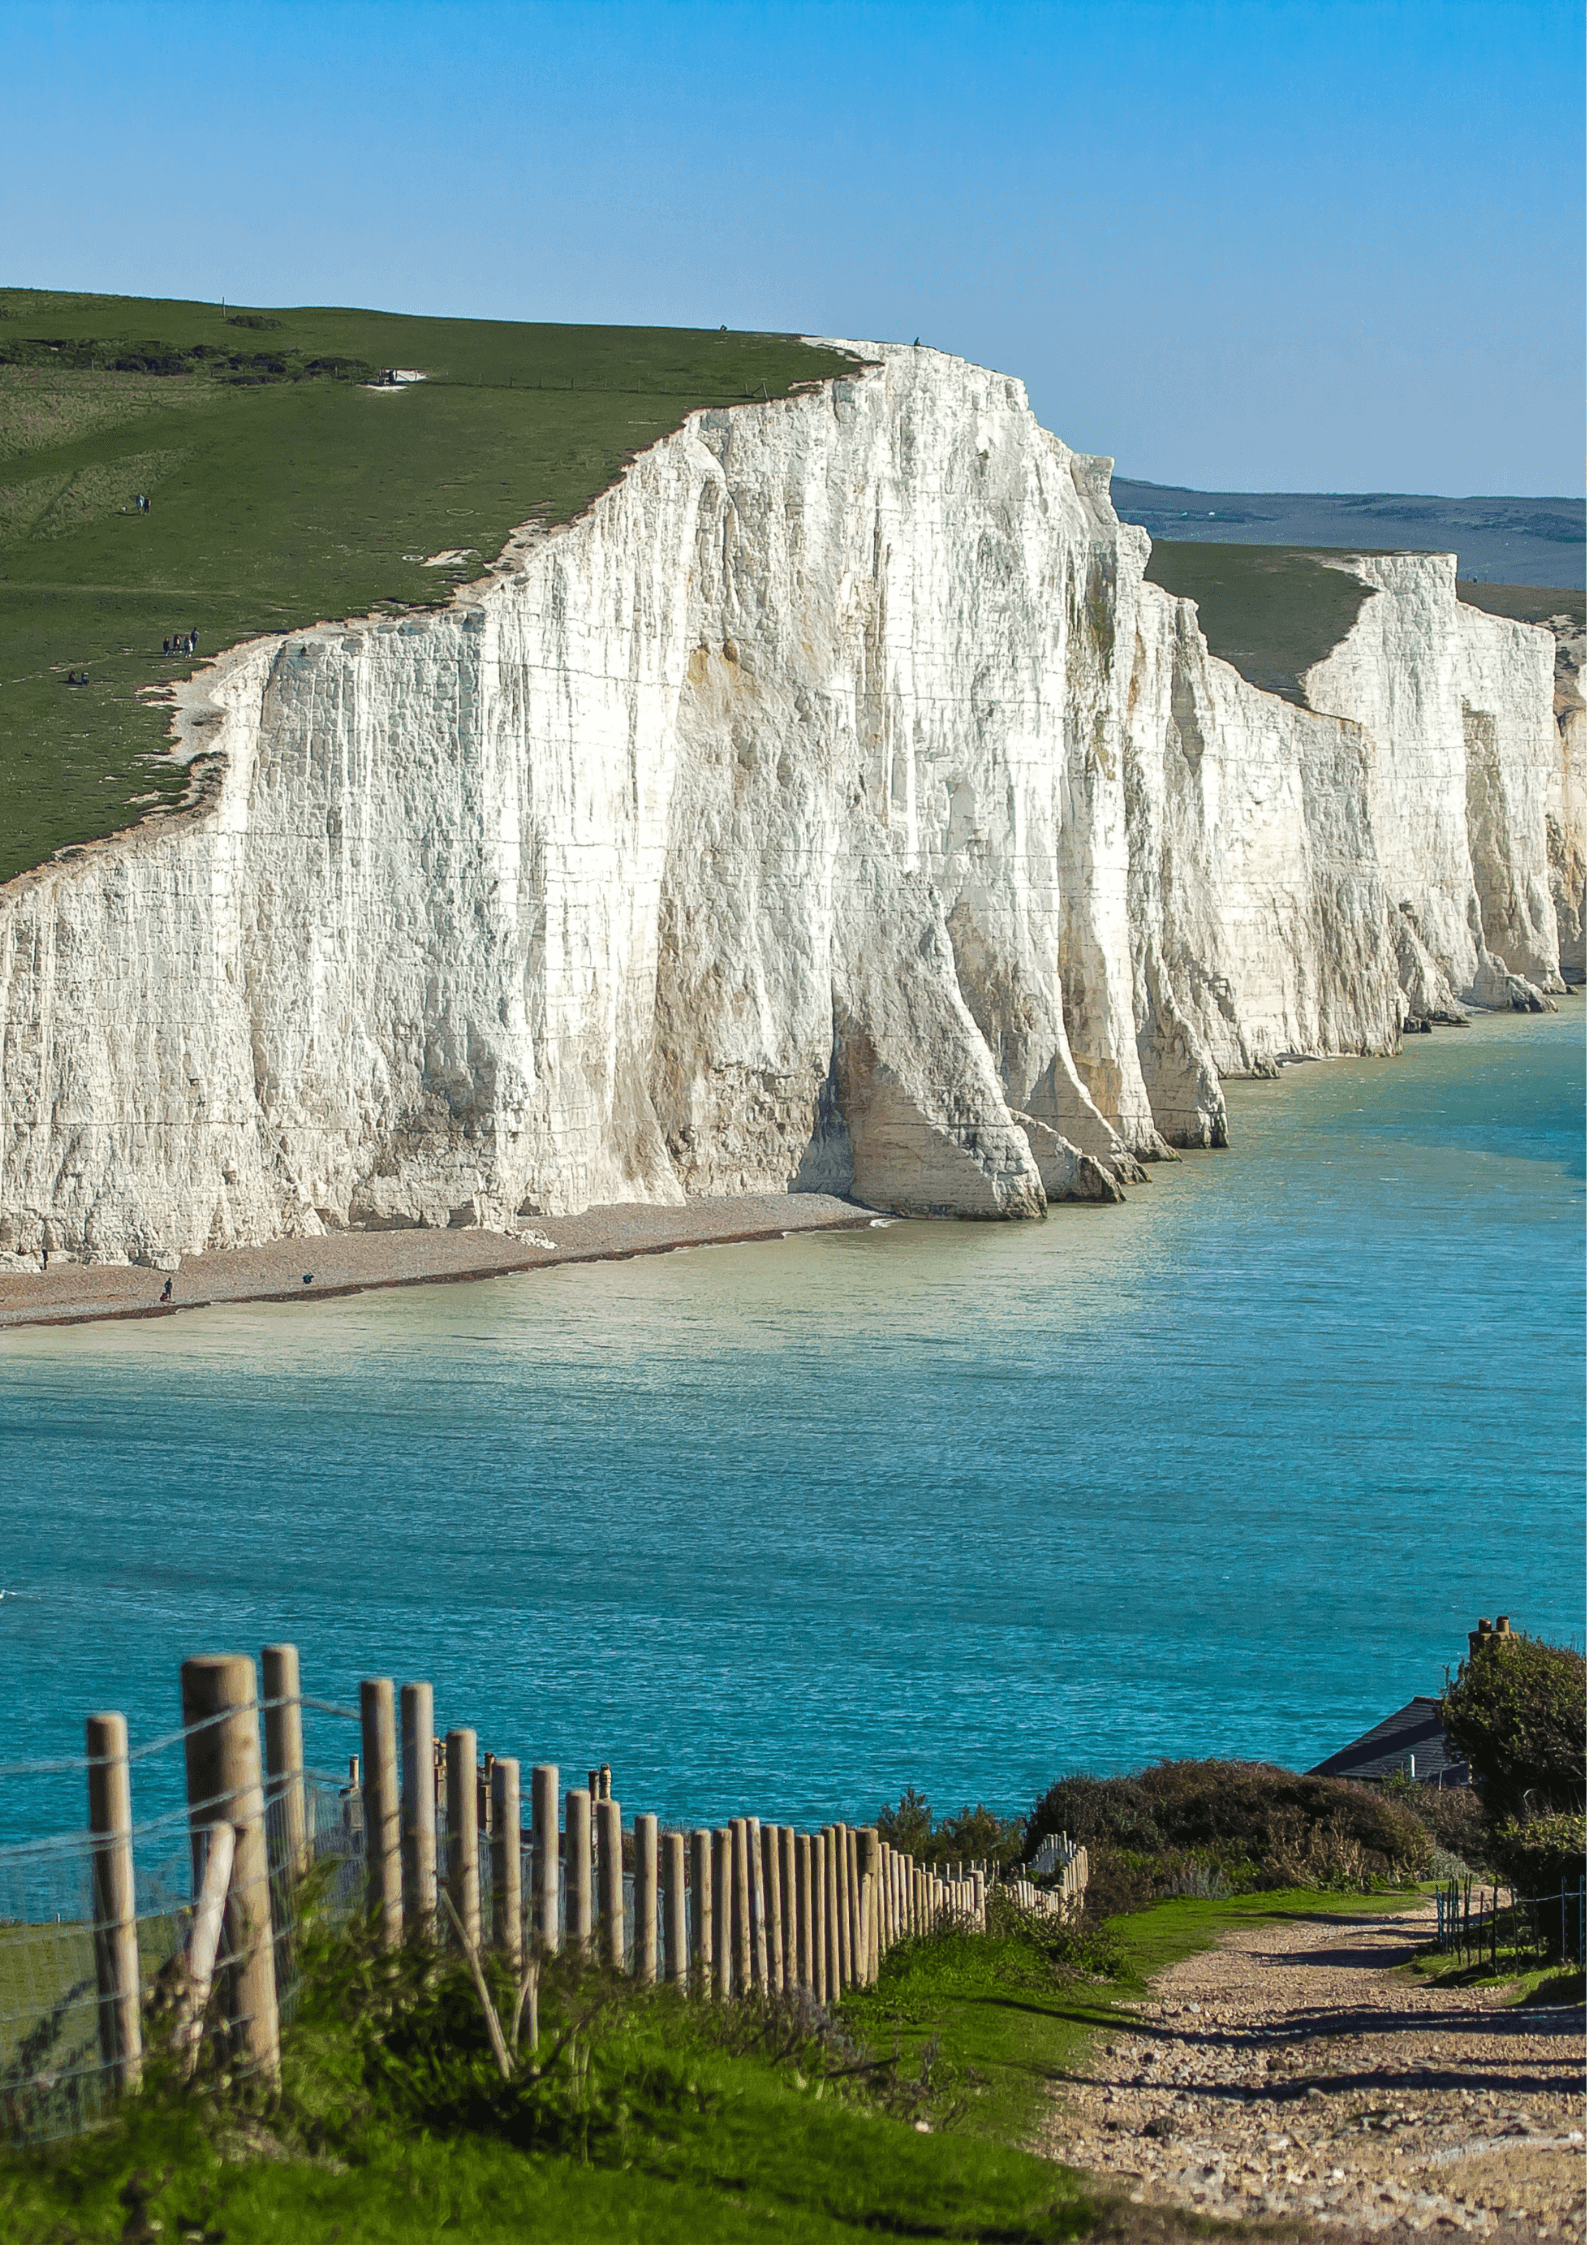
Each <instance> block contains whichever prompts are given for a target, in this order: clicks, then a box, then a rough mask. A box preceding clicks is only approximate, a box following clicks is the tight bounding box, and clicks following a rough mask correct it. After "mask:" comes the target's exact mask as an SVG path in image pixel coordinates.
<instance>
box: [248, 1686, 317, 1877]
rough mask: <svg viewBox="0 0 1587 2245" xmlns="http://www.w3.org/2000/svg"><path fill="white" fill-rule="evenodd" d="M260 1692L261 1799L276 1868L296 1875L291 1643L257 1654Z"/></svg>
mask: <svg viewBox="0 0 1587 2245" xmlns="http://www.w3.org/2000/svg"><path fill="white" fill-rule="evenodd" d="M259 1662H260V1668H261V1672H262V1675H263V1680H264V1696H265V1711H264V1718H265V1777H266V1780H267V1782H266V1785H265V1804H266V1810H267V1815H268V1818H269V1821H270V1822H271V1823H273V1824H274V1825H275V1827H276V1830H277V1834H278V1838H279V1842H280V1851H281V1852H280V1863H281V1869H282V1872H283V1873H284V1874H285V1876H286V1877H287V1878H289V1879H296V1878H301V1877H302V1875H303V1873H304V1872H305V1871H306V1870H307V1869H308V1867H309V1835H308V1819H307V1815H306V1810H307V1805H308V1804H307V1802H306V1800H305V1798H304V1792H303V1686H302V1683H301V1681H300V1679H299V1675H298V1648H297V1647H296V1645H266V1646H265V1647H264V1649H263V1651H262V1652H261V1653H260V1655H259Z"/></svg>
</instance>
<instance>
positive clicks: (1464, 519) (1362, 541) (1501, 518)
mask: <svg viewBox="0 0 1587 2245" xmlns="http://www.w3.org/2000/svg"><path fill="white" fill-rule="evenodd" d="M1113 504H1114V505H1115V507H1117V509H1118V511H1119V515H1120V517H1121V519H1122V520H1123V521H1125V522H1135V523H1139V524H1140V526H1141V528H1142V529H1144V530H1149V531H1150V532H1151V534H1152V537H1153V538H1154V539H1165V540H1173V541H1175V542H1177V541H1179V540H1181V539H1187V538H1188V539H1193V540H1195V541H1196V542H1197V543H1198V544H1203V545H1205V544H1226V543H1227V544H1235V545H1244V546H1356V547H1362V548H1371V549H1376V550H1378V551H1380V552H1381V551H1384V550H1388V551H1399V552H1405V551H1410V552H1412V553H1454V554H1458V555H1459V557H1460V563H1459V567H1460V575H1461V576H1462V577H1463V578H1472V579H1480V580H1485V581H1493V582H1497V583H1499V584H1514V585H1564V586H1575V587H1577V588H1578V589H1579V588H1580V587H1581V586H1582V585H1583V584H1587V544H1584V515H1587V508H1584V503H1583V501H1582V500H1580V499H1504V498H1493V499H1480V498H1479V499H1439V498H1426V497H1420V496H1417V495H1414V494H1411V495H1407V494H1404V493H1396V492H1382V491H1364V492H1326V491H1192V490H1189V489H1184V488H1181V487H1180V486H1178V485H1172V484H1163V483H1140V482H1136V481H1134V480H1132V479H1131V478H1130V477H1129V476H1122V475H1116V476H1115V477H1114V478H1113Z"/></svg>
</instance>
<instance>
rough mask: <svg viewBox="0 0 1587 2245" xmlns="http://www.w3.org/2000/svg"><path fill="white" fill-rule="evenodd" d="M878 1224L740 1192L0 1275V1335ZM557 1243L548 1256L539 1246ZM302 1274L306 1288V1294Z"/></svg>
mask: <svg viewBox="0 0 1587 2245" xmlns="http://www.w3.org/2000/svg"><path fill="white" fill-rule="evenodd" d="M883 1221H884V1219H883V1218H880V1217H878V1216H876V1215H875V1214H874V1213H873V1211H872V1210H870V1209H868V1208H862V1207H860V1206H859V1205H858V1204H857V1203H856V1202H854V1201H848V1200H838V1199H835V1198H834V1197H833V1196H832V1195H831V1194H828V1193H748V1194H742V1195H737V1196H734V1197H731V1198H723V1199H718V1200H699V1201H691V1202H689V1203H688V1205H687V1206H686V1207H683V1208H658V1207H653V1206H649V1205H644V1204H639V1203H633V1202H628V1203H623V1204H620V1205H618V1206H616V1207H611V1208H587V1209H585V1210H584V1211H583V1213H582V1214H581V1215H578V1216H555V1217H547V1218H545V1219H544V1220H543V1221H537V1227H536V1230H535V1231H534V1232H533V1233H532V1234H527V1235H525V1236H524V1237H521V1238H520V1237H515V1236H514V1235H512V1234H510V1233H506V1232H488V1231H481V1230H477V1229H474V1228H472V1227H471V1228H470V1229H468V1230H465V1231H421V1230H413V1231H393V1232H329V1233H326V1234H325V1235H324V1236H323V1237H321V1238H319V1239H278V1240H271V1241H270V1242H269V1243H268V1245H266V1246H264V1247H239V1248H235V1249H230V1250H228V1251H226V1252H225V1253H222V1254H216V1255H189V1256H187V1257H185V1258H184V1259H183V1262H182V1265H181V1267H180V1269H179V1270H176V1271H173V1272H171V1273H170V1274H169V1276H170V1279H171V1299H170V1301H169V1302H168V1303H162V1301H161V1295H162V1294H163V1293H164V1290H165V1282H166V1277H167V1273H165V1272H164V1271H153V1270H146V1269H143V1268H141V1267H137V1266H128V1265H126V1264H105V1265H100V1266H84V1265H83V1264H80V1263H56V1264H55V1265H54V1266H53V1267H52V1268H51V1269H50V1270H49V1271H47V1272H45V1271H40V1272H30V1271H6V1272H0V1326H8V1325H75V1324H82V1323H91V1322H94V1321H96V1320H99V1319H103V1318H124V1317H170V1316H173V1315H174V1314H175V1313H176V1312H177V1311H178V1310H191V1309H203V1308H206V1307H208V1306H209V1305H210V1304H212V1303H216V1302H271V1301H312V1300H315V1299H319V1298H322V1297H323V1296H325V1295H327V1294H359V1293H362V1292H364V1291H365V1290H366V1289H368V1288H371V1287H379V1286H432V1285H437V1284H440V1283H442V1282H444V1281H447V1280H453V1279H469V1278H498V1277H500V1276H501V1275H502V1274H503V1273H504V1272H507V1271H533V1270H542V1269H544V1268H546V1267H547V1266H548V1265H550V1264H553V1263H598V1262H615V1261H622V1260H624V1259H625V1258H626V1257H628V1256H632V1255H661V1254H666V1253H667V1252H669V1251H670V1250H672V1249H675V1248H679V1247H706V1246H727V1245H729V1244H731V1243H733V1242H735V1241H740V1240H760V1239H781V1238H782V1237H783V1236H784V1235H785V1234H787V1233H790V1232H812V1231H844V1230H863V1229H865V1228H866V1227H868V1226H869V1225H871V1224H873V1223H881V1222H883ZM546 1242H554V1243H555V1244H554V1245H550V1244H544V1243H546ZM305 1273H307V1274H308V1277H309V1280H310V1283H309V1284H308V1285H305V1284H304V1275H305Z"/></svg>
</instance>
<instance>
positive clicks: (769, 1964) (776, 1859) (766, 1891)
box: [760, 1824, 783, 1996]
mask: <svg viewBox="0 0 1587 2245" xmlns="http://www.w3.org/2000/svg"><path fill="white" fill-rule="evenodd" d="M760 1858H761V1863H760V1892H761V1903H762V1907H763V1910H764V1914H765V1923H764V1925H763V1926H762V1928H761V1932H762V1936H763V1940H762V1953H761V1979H762V1982H763V1984H764V1986H765V1987H766V1989H767V1990H768V1992H769V1993H770V1994H772V1995H778V1996H780V1995H781V1994H782V1989H783V1960H782V1833H781V1831H780V1829H779V1828H778V1826H777V1825H775V1824H763V1825H762V1826H761V1832H760Z"/></svg>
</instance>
